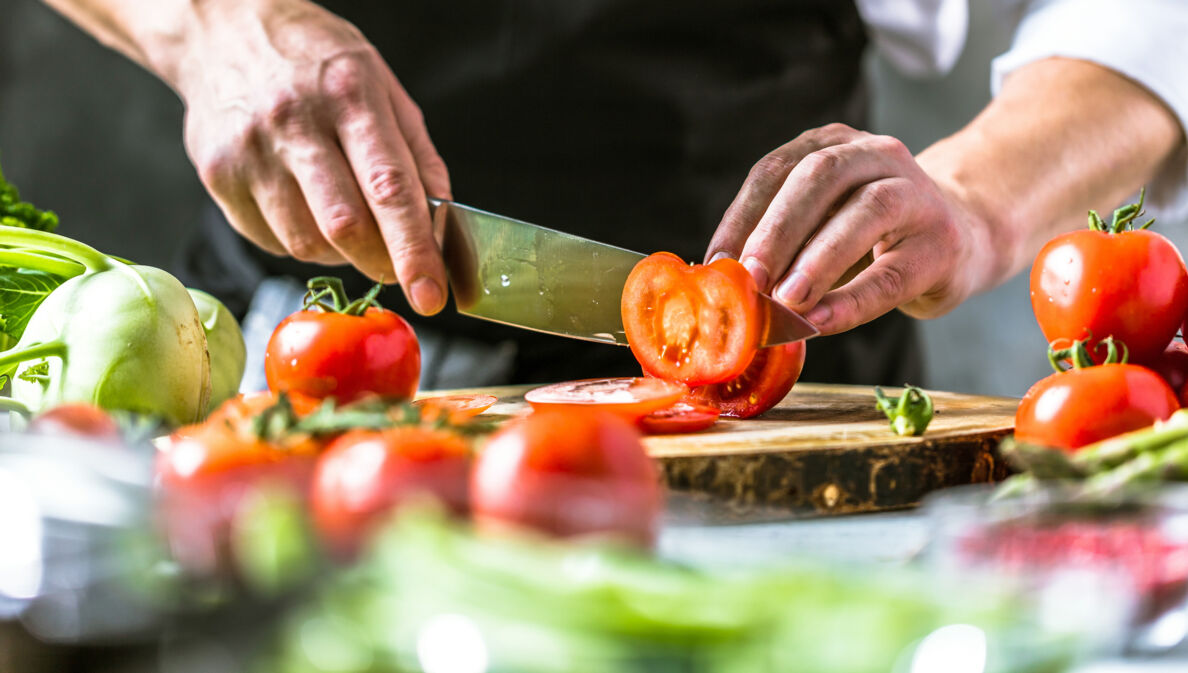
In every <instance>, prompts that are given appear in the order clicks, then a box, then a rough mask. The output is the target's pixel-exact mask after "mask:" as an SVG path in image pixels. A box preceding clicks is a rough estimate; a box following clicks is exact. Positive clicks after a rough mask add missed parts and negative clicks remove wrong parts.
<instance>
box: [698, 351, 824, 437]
mask: <svg viewBox="0 0 1188 673" xmlns="http://www.w3.org/2000/svg"><path fill="white" fill-rule="evenodd" d="M804 354H805V345H804V342H803V341H796V342H793V343H787V344H781V345H779V346H771V347H769V348H762V349H760V350H759V352H758V353H756V354H755V358H754V360H752V361H751V365H750V366H749V367H747V369H746V371H744V372H743V373H742V374H741V375H739V376H738V377H737V378H735V379H733V380H731V381H727V382H725V383H716V384H712V385H708V386H700V387H698V388H694V389H693V391H692V392H691V393H690V395H689V397H690V399H693V400H697V401H699V402H702V403H704V404H708V405H709V406H712V407H716V408H718V409H720V410H721V411H722V415H723V416H731V417H733V418H751V417H752V416H758V415H759V414H761V413H763V412H765V411H767V410H768V409H770V408H772V407H774V406H775V405H777V404H779V402H780V400H782V399H784V397H785V396H786V395H787V394H788V391H790V390H792V386H793V385H795V384H796V380H797V379H799V378H800V372H801V370H803V369H804Z"/></svg>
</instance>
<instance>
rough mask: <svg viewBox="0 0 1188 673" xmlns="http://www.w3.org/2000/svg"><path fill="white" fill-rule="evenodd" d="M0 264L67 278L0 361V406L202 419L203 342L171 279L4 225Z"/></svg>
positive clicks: (206, 378) (206, 373) (207, 374)
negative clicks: (6, 390)
mask: <svg viewBox="0 0 1188 673" xmlns="http://www.w3.org/2000/svg"><path fill="white" fill-rule="evenodd" d="M0 266H5V267H17V268H20V269H23V270H34V271H41V272H46V273H49V274H53V275H56V276H60V277H63V278H69V280H66V281H65V282H63V283H62V284H61V285H60V286H58V287H57V288H56V289H54V290H53V291H52V292H50V293H49V295H48V296H47V297H45V299H44V300H43V301H42V302H41V304H40V306H38V307H37V308H36V311H35V312H34V313H33V315H32V317H30V318H29V319H28V323H27V324H26V325H25V328H24V331H23V333H22V334H21V337H20V341H19V342H18V343H17V345H16V346H14V347H13V348H11V349H9V350H7V351H4V352H3V353H0V374H5V375H9V376H11V380H12V399H11V400H8V401H6V402H5V403H4V404H3V406H4V407H6V408H19V407H21V406H24V407H26V408H27V410H28V411H29V412H32V413H36V412H38V411H40V410H43V409H47V408H49V407H52V406H54V405H56V404H59V403H61V402H72V401H85V402H92V403H94V404H97V405H99V406H100V407H103V408H105V409H112V410H116V409H121V410H127V411H131V412H136V413H142V414H148V415H154V416H159V417H161V418H163V419H164V420H165V421H167V422H169V423H173V424H183V423H190V422H193V421H195V420H198V419H200V418H201V417H202V416H203V415H204V414H205V413H206V409H207V404H208V401H209V400H210V395H211V371H210V360H209V357H208V355H207V343H206V334H205V332H204V330H203V326H202V322H201V321H200V319H199V316H198V310H197V309H196V308H195V305H194V300H193V299H191V297H190V294H189V293H188V292H187V291H186V288H185V287H183V286H182V284H181V282H179V281H178V280H177V279H176V278H174V277H173V276H171V275H170V274H168V273H166V272H165V271H162V270H160V269H156V268H153V267H149V266H137V265H132V264H127V263H125V262H122V261H119V260H116V259H113V258H111V257H108V256H106V255H104V254H102V253H100V252H98V251H97V250H95V249H93V248H91V247H89V246H87V245H84V244H82V243H79V242H77V241H73V240H71V239H68V238H65V237H62V236H58V235H56V234H51V233H48V232H44V231H35V230H31V229H21V228H16V227H10V226H0ZM5 317H6V318H7V316H5Z"/></svg>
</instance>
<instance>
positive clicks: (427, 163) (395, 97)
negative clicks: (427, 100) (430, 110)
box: [388, 71, 454, 201]
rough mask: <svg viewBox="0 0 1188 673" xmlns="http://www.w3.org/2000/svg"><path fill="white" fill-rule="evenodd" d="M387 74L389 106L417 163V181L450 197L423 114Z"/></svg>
mask: <svg viewBox="0 0 1188 673" xmlns="http://www.w3.org/2000/svg"><path fill="white" fill-rule="evenodd" d="M388 74H389V76H390V77H391V78H392V93H391V95H390V96H389V98H390V99H391V102H392V109H393V110H395V111H396V123H397V124H398V125H399V126H400V131H401V132H402V133H403V134H404V140H405V142H407V143H408V147H409V149H410V150H411V151H412V155H413V159H414V160H415V161H416V162H417V175H418V176H420V178H421V184H423V185H424V186H425V191H426V193H427V194H429V195H430V196H435V197H437V198H439V199H446V200H447V201H448V200H452V199H453V198H454V195H453V191H452V190H451V188H450V173H449V171H448V170H447V169H446V164H445V161H444V160H443V159H442V158H441V155H440V154H438V153H437V147H436V146H434V144H433V141H432V140H431V139H430V137H429V129H428V128H427V127H426V126H425V115H424V114H422V113H421V108H419V107H417V105H416V104H415V103H413V101H412V99H411V98H409V97H408V96H407V95H406V94H404V95H402V94H403V88H402V87H401V86H400V82H398V81H397V80H396V76H395V75H392V74H391V72H390V71H389V73H388Z"/></svg>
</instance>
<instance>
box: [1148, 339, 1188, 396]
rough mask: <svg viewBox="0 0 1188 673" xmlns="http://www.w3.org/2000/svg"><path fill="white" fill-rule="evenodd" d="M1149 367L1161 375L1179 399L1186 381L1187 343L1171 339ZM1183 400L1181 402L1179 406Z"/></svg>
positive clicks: (1187, 377) (1187, 363) (1187, 366)
mask: <svg viewBox="0 0 1188 673" xmlns="http://www.w3.org/2000/svg"><path fill="white" fill-rule="evenodd" d="M1151 369H1153V370H1155V373H1156V374H1158V375H1160V376H1162V377H1163V380H1164V381H1167V385H1169V386H1171V389H1172V390H1174V391H1175V392H1176V395H1177V396H1179V397H1180V398H1181V399H1182V398H1183V396H1184V393H1185V392H1188V391H1185V385H1184V384H1185V383H1188V345H1185V344H1184V342H1183V341H1179V340H1173V341H1172V342H1171V343H1169V344H1168V345H1167V348H1165V349H1163V353H1161V354H1160V355H1159V357H1158V358H1156V359H1155V362H1153V363H1151ZM1182 405H1183V402H1181V406H1182Z"/></svg>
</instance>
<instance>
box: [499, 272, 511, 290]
mask: <svg viewBox="0 0 1188 673" xmlns="http://www.w3.org/2000/svg"><path fill="white" fill-rule="evenodd" d="M499 284H500V285H502V286H503V287H507V286H508V285H511V276H509V275H507V274H506V273H501V274H499Z"/></svg>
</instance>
